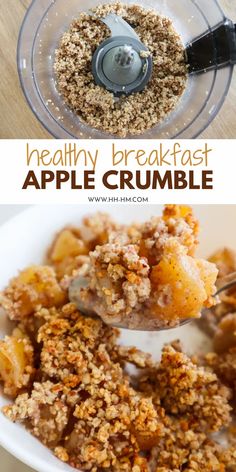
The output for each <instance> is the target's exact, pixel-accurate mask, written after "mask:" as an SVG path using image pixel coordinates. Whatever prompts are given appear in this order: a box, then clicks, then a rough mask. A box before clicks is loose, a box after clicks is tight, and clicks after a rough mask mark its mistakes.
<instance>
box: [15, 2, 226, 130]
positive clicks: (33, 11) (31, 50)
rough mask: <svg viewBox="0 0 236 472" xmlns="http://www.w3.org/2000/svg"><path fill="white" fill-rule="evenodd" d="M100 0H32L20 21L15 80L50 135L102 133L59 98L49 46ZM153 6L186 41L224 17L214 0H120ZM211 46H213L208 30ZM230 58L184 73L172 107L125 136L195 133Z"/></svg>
mask: <svg viewBox="0 0 236 472" xmlns="http://www.w3.org/2000/svg"><path fill="white" fill-rule="evenodd" d="M101 3H110V2H109V1H106V0H105V1H104V0H101V1H98V0H80V2H78V0H67V1H66V2H65V0H33V2H32V4H31V6H30V7H29V9H28V11H27V13H26V16H25V19H24V21H23V24H22V27H21V31H20V35H19V41H18V51H17V63H18V71H19V77H20V82H21V85H22V89H23V91H24V94H25V97H26V99H27V101H28V104H29V106H30V107H31V109H32V111H33V112H34V113H35V115H36V116H37V118H38V119H39V121H40V122H41V123H42V124H43V126H44V127H45V128H46V129H47V130H48V131H49V133H51V134H52V135H53V136H54V137H56V138H62V139H68V138H71V139H73V138H76V139H77V138H81V139H88V138H90V139H104V138H105V139H106V138H116V137H117V136H113V135H111V134H109V133H105V132H102V131H100V130H97V129H94V128H92V127H90V126H88V125H87V124H85V123H83V122H82V121H81V120H80V118H79V116H78V115H76V114H75V113H74V112H73V111H72V110H71V109H70V108H69V107H68V106H67V105H66V104H65V103H64V101H63V97H62V96H61V95H60V94H59V92H58V90H57V86H56V77H55V74H54V68H53V66H54V56H55V49H56V48H57V47H58V45H59V42H60V39H61V36H62V34H63V33H64V32H65V31H66V30H68V28H69V26H70V23H71V21H72V20H73V18H76V17H77V16H78V15H79V13H80V12H84V11H88V10H90V9H91V8H94V7H96V6H97V5H99V4H101ZM125 3H136V4H138V3H140V4H141V5H142V6H143V7H146V8H154V9H155V10H156V11H157V12H159V13H161V14H162V15H165V16H167V17H169V18H171V20H172V21H173V24H174V26H175V28H176V30H177V31H178V33H179V34H180V36H181V38H182V41H183V43H184V45H185V47H187V46H188V45H191V44H192V42H193V41H194V40H195V39H196V38H199V37H201V36H202V35H205V34H209V33H210V34H211V33H212V32H213V31H214V30H215V29H216V28H217V27H218V25H221V24H222V23H225V22H226V17H225V15H224V13H223V11H222V10H221V8H220V6H219V4H218V2H217V1H216V0H207V2H206V1H205V0H181V1H179V2H177V1H176V0H132V1H130V0H125ZM212 38H213V39H212V41H213V43H214V41H215V44H213V46H214V48H215V50H217V48H218V47H219V44H217V40H216V39H215V38H214V36H213V35H212ZM232 73H233V61H232V62H230V61H229V62H228V63H227V64H224V67H221V66H219V65H217V64H216V63H214V62H213V66H212V67H211V68H210V69H207V70H206V71H205V72H203V73H196V74H194V73H192V74H189V77H188V83H187V87H186V90H185V92H184V94H183V96H182V97H181V99H180V101H179V103H178V105H177V107H176V108H175V110H174V111H173V112H172V113H170V114H169V115H168V116H167V118H166V119H165V120H164V121H163V122H162V123H161V124H159V125H156V126H154V127H153V128H151V129H149V130H148V131H146V132H145V133H142V134H141V135H139V136H133V135H128V136H127V138H136V139H137V138H139V139H167V138H169V139H170V138H175V139H176V138H185V139H190V138H196V137H197V136H198V135H199V134H200V133H201V132H202V131H203V130H204V129H205V128H206V127H207V126H208V125H209V124H210V123H211V121H212V120H213V119H214V117H215V116H216V114H217V113H218V111H219V110H220V108H221V106H222V104H223V102H224V99H225V97H226V95H227V93H228V90H229V87H230V83H231V79H232Z"/></svg>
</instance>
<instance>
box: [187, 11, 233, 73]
mask: <svg viewBox="0 0 236 472" xmlns="http://www.w3.org/2000/svg"><path fill="white" fill-rule="evenodd" d="M186 59H187V63H188V67H189V73H190V74H193V73H201V72H206V71H207V70H209V69H214V68H216V67H217V68H220V67H226V66H228V65H230V64H231V65H232V64H236V25H235V24H234V23H233V22H232V21H231V20H228V19H226V20H225V21H224V22H222V23H220V24H219V25H217V26H216V27H215V28H214V29H212V30H211V31H210V32H207V33H205V34H203V35H201V36H200V37H199V38H196V39H195V40H194V41H192V42H191V43H189V44H188V45H187V47H186Z"/></svg>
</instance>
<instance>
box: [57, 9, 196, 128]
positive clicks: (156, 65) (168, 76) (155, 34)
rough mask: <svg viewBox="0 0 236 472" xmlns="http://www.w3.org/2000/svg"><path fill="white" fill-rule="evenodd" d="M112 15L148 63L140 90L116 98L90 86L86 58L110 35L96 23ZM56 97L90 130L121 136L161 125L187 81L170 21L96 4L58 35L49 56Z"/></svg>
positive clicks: (154, 14)
mask: <svg viewBox="0 0 236 472" xmlns="http://www.w3.org/2000/svg"><path fill="white" fill-rule="evenodd" d="M109 13H116V14H117V15H119V16H121V17H122V18H123V19H124V20H126V21H127V22H128V23H129V24H130V25H131V26H132V27H133V28H134V30H135V32H136V33H137V34H138V36H139V37H140V40H141V41H142V42H143V44H145V46H147V48H148V50H149V52H150V54H151V55H152V60H153V73H152V77H151V80H150V81H149V83H148V84H147V86H146V87H145V89H144V90H143V91H142V92H139V93H134V94H131V95H129V96H125V95H123V96H122V97H120V98H117V97H114V95H113V93H111V92H109V91H107V90H105V89H104V88H102V87H100V86H99V85H96V84H95V81H94V77H93V74H92V68H91V63H92V56H93V54H94V52H95V50H96V49H97V47H98V46H99V45H100V44H101V43H102V42H103V41H105V40H106V39H108V38H109V37H110V35H111V33H110V31H109V29H108V27H107V26H106V25H105V24H104V23H103V22H102V21H101V20H100V19H101V18H104V17H106V16H107V15H108V14H109ZM54 69H55V75H56V83H57V87H58V90H59V93H60V94H61V95H62V98H63V99H64V101H65V103H66V104H67V105H69V107H70V108H71V110H73V111H74V112H75V113H76V114H77V115H78V116H79V118H80V119H81V120H82V121H83V122H85V123H86V124H88V125H89V126H91V127H93V128H97V129H100V130H101V131H104V132H106V133H110V134H113V135H118V136H120V137H125V136H126V135H127V134H131V135H138V134H141V133H144V132H145V131H146V130H148V129H150V128H152V127H153V126H155V125H156V124H158V123H160V122H162V121H163V120H164V119H165V118H166V117H167V115H168V114H169V113H170V112H171V111H172V110H174V108H175V107H176V105H177V103H178V101H179V99H180V97H181V95H182V94H183V92H184V90H185V88H186V83H187V65H186V63H185V54H184V46H183V44H182V42H181V39H180V36H179V35H178V33H177V32H176V31H175V29H174V26H173V24H172V21H171V20H170V19H169V18H166V17H163V16H161V15H160V14H158V13H157V12H156V11H154V10H148V9H146V8H144V7H142V6H140V5H135V4H134V5H132V4H130V5H128V4H127V5H126V4H124V3H119V2H116V3H111V4H101V5H99V6H98V7H96V8H95V9H94V10H93V11H92V12H91V14H89V13H85V12H84V13H80V15H79V17H78V18H77V19H75V20H74V21H73V22H72V24H71V26H70V28H69V30H68V31H66V32H65V33H64V35H63V36H62V39H61V41H60V44H59V46H58V49H57V50H56V52H55V65H54Z"/></svg>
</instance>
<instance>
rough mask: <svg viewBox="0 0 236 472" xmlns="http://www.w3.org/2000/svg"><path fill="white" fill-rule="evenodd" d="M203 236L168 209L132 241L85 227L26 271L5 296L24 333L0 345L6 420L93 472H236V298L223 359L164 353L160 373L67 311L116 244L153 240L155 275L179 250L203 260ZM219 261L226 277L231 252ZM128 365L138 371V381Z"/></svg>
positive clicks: (99, 220)
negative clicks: (88, 270) (167, 251)
mask: <svg viewBox="0 0 236 472" xmlns="http://www.w3.org/2000/svg"><path fill="white" fill-rule="evenodd" d="M197 227H198V225H197V222H196V220H195V219H194V218H193V215H192V213H191V212H190V211H189V209H187V208H186V207H178V206H177V207H175V206H168V207H166V209H165V212H164V217H163V218H162V220H161V221H160V220H159V219H153V220H152V221H151V222H149V223H145V224H142V225H132V226H130V227H129V228H128V229H127V228H125V227H124V226H121V225H117V224H115V223H114V222H112V220H111V219H110V218H107V217H105V215H100V216H98V215H96V216H95V217H94V218H93V217H91V218H87V219H85V220H84V222H83V224H82V226H81V227H79V228H77V227H67V228H65V229H63V230H62V231H61V232H60V233H58V234H57V235H56V237H55V239H54V241H53V243H52V245H51V246H50V248H49V250H48V253H47V263H48V266H32V267H30V268H28V269H26V270H25V271H23V272H21V273H20V274H19V275H18V277H15V278H14V279H13V280H12V281H11V282H10V284H9V287H8V288H6V289H5V290H4V292H3V293H2V294H1V306H2V308H4V310H5V312H6V313H7V315H8V316H9V317H10V318H11V319H12V320H13V321H12V322H13V323H14V324H15V328H14V330H13V332H12V334H11V335H10V336H6V337H5V339H4V340H2V341H1V343H0V378H1V382H2V384H3V386H4V389H5V393H6V394H7V395H8V396H10V397H12V400H13V403H12V404H10V405H8V406H5V407H4V408H3V412H4V414H5V415H6V416H7V417H8V418H9V419H10V420H12V421H17V422H20V423H23V424H24V425H25V426H26V427H27V428H28V429H29V431H31V432H32V434H33V435H35V436H36V437H37V438H39V439H40V440H41V441H42V442H43V443H44V444H45V445H46V446H47V447H49V448H50V449H51V450H52V451H53V452H54V454H55V455H56V456H57V457H58V458H59V459H60V460H61V461H64V462H65V463H68V464H69V465H71V466H72V467H75V468H77V469H80V470H83V471H91V472H102V471H107V472H108V471H111V472H112V471H113V472H122V471H124V472H200V471H204V472H234V471H236V449H235V445H236V440H235V438H236V431H235V424H234V420H235V407H236V334H234V333H236V321H235V316H236V314H235V310H234V308H235V305H236V303H235V304H234V301H235V298H236V297H235V294H236V292H235V291H234V290H231V291H230V292H229V293H227V294H223V295H222V303H221V304H219V305H216V307H215V308H214V311H215V312H216V311H217V308H218V312H217V313H216V316H215V318H214V348H215V350H214V352H210V353H208V354H207V355H206V356H204V357H203V356H201V355H199V356H198V355H197V354H196V355H194V356H192V357H189V356H188V355H187V354H186V353H184V352H183V351H182V347H181V344H180V342H178V341H176V342H173V343H172V344H169V345H165V346H164V347H163V351H162V357H161V359H160V361H159V362H156V361H155V360H154V359H153V358H152V357H151V355H149V354H147V353H144V352H142V351H140V350H139V349H137V348H136V347H127V346H124V345H119V343H118V338H119V330H117V329H115V328H112V327H110V326H108V325H106V324H105V323H104V322H103V321H102V320H101V319H98V318H97V319H95V318H91V317H86V318H85V317H84V316H83V315H81V313H80V312H79V311H78V309H77V308H76V306H75V305H74V304H73V303H69V302H68V292H67V289H68V286H67V282H68V280H69V279H70V277H71V276H73V272H74V270H76V271H77V270H78V266H79V267H83V265H84V264H87V263H88V258H89V253H90V252H91V251H92V252H94V251H97V250H98V249H97V248H98V247H104V246H106V245H107V244H108V240H109V238H110V237H111V238H112V239H113V238H115V239H116V238H117V237H118V236H117V232H118V233H119V239H120V241H121V235H122V233H123V243H128V245H130V244H131V245H132V244H137V241H140V232H141V233H142V234H145V241H146V243H147V245H143V243H142V244H141V247H142V256H140V258H141V259H142V258H144V260H145V261H148V263H150V262H151V261H152V262H153V261H154V260H156V258H159V257H160V255H161V254H162V251H163V245H165V244H166V242H168V241H169V240H170V239H173V238H174V240H175V242H176V240H177V241H178V242H180V241H181V244H183V245H184V246H185V247H186V251H187V253H188V255H189V257H190V255H193V253H194V250H195V247H196V244H197ZM157 228H158V231H157ZM166 228H168V231H166ZM157 232H158V233H159V238H157ZM160 235H161V236H162V237H161V238H160ZM142 241H143V240H142ZM147 248H148V252H147ZM150 249H151V251H150ZM135 257H137V255H135ZM73 258H74V259H76V263H75V262H74V261H73ZM211 260H212V261H214V262H216V264H217V266H218V267H219V274H220V276H221V275H222V273H224V275H225V274H226V273H228V272H230V270H231V268H232V260H236V258H235V259H234V258H233V257H231V258H230V260H229V259H228V258H225V251H224V252H223V251H222V252H219V253H217V256H213V257H212V258H211ZM72 262H73V263H72ZM49 269H50V270H49ZM140 271H141V273H143V271H144V273H145V267H144V268H143V266H142V264H141V265H140ZM43 273H44V274H45V277H44V276H43ZM47 283H48V286H47ZM45 284H46V287H45ZM49 287H51V288H50V290H49ZM66 287H67V288H66ZM48 290H49V291H50V297H49V296H43V293H44V294H47V293H48ZM220 309H221V310H220ZM219 311H220V313H221V314H220V315H219ZM213 314H214V313H213ZM206 323H207V321H206ZM210 325H211V329H212V326H213V321H212V319H211V320H210ZM204 329H205V328H204ZM128 364H129V365H130V364H131V365H133V366H134V367H136V368H137V369H136V370H134V373H132V375H131V374H130V373H129V371H128V370H127V366H128ZM225 432H226V436H227V442H226V441H225V440H224V442H223V443H222V442H221V440H220V438H221V434H222V433H224V436H225Z"/></svg>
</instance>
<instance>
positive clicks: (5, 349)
mask: <svg viewBox="0 0 236 472" xmlns="http://www.w3.org/2000/svg"><path fill="white" fill-rule="evenodd" d="M33 373H34V367H33V347H32V346H31V343H30V341H29V339H28V338H27V337H26V336H25V335H24V334H23V333H21V332H20V330H19V329H18V328H17V329H16V330H14V331H13V334H12V335H11V336H5V338H4V339H3V340H1V341H0V379H1V381H2V382H3V389H4V393H6V394H7V395H9V396H11V397H15V396H16V395H18V394H19V393H20V391H21V390H22V389H23V388H24V387H25V388H26V387H28V385H29V383H30V381H31V379H32V375H33Z"/></svg>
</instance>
